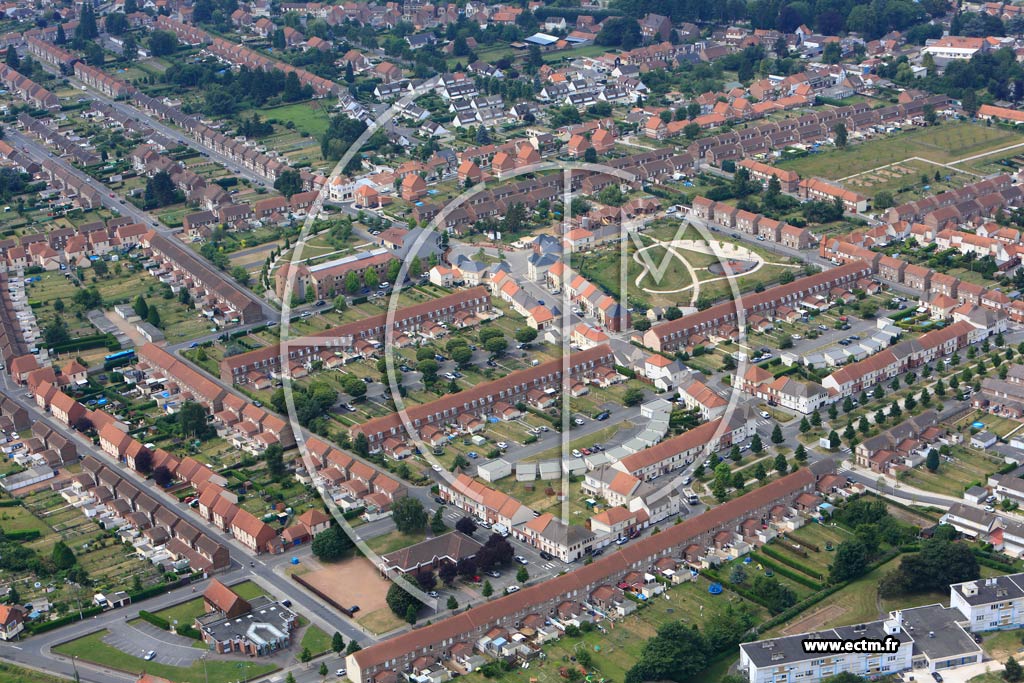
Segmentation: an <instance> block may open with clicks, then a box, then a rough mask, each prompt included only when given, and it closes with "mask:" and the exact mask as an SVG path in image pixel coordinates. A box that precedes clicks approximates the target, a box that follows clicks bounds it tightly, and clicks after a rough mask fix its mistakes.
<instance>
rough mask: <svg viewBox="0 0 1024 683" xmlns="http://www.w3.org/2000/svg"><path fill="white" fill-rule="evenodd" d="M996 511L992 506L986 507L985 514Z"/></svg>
mask: <svg viewBox="0 0 1024 683" xmlns="http://www.w3.org/2000/svg"><path fill="white" fill-rule="evenodd" d="M995 510H996V509H995V508H994V507H992V506H991V505H986V506H985V512H995Z"/></svg>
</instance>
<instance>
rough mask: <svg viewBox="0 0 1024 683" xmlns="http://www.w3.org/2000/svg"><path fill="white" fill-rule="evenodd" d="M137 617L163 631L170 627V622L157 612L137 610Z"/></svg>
mask: <svg viewBox="0 0 1024 683" xmlns="http://www.w3.org/2000/svg"><path fill="white" fill-rule="evenodd" d="M139 619H142V620H143V621H147V622H149V623H150V624H153V626H156V627H157V628H159V629H162V630H164V631H168V630H170V628H171V622H169V621H167V620H166V619H164V618H163V617H161V616H159V615H157V614H153V613H152V612H147V611H146V610H144V609H140V610H139Z"/></svg>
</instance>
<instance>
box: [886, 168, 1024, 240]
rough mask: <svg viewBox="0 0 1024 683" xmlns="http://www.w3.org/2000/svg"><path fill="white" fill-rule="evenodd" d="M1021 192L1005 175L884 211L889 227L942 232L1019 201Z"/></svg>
mask: <svg viewBox="0 0 1024 683" xmlns="http://www.w3.org/2000/svg"><path fill="white" fill-rule="evenodd" d="M1022 194H1024V193H1022V191H1021V189H1020V188H1019V187H1017V186H1015V185H1014V184H1013V178H1011V177H1010V176H1009V175H1007V174H1005V173H1003V174H1000V175H997V176H994V177H992V178H986V179H985V180H982V181H979V182H976V183H970V184H968V185H964V186H962V187H958V188H954V189H952V190H948V191H946V192H942V193H940V194H937V195H933V196H931V197H924V198H923V199H918V200H916V201H912V202H907V203H906V204H901V205H899V206H894V207H892V208H891V209H889V210H888V211H886V212H885V216H884V218H885V220H886V222H888V223H889V224H895V223H898V222H900V221H905V222H907V223H923V224H925V225H927V226H929V227H931V228H933V229H940V228H942V227H943V226H945V225H946V224H947V223H950V222H960V221H965V220H968V219H970V218H974V217H975V216H989V215H992V214H994V213H995V212H996V211H997V210H998V209H999V208H1000V207H1002V206H1006V205H1007V204H1011V203H1013V202H1015V201H1016V200H1018V199H1020V197H1021V195H1022Z"/></svg>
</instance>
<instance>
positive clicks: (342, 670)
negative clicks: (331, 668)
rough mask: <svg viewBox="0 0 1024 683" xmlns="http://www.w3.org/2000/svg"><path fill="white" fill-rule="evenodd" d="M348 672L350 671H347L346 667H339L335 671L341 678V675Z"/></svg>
mask: <svg viewBox="0 0 1024 683" xmlns="http://www.w3.org/2000/svg"><path fill="white" fill-rule="evenodd" d="M347 673H348V671H346V670H345V669H338V670H337V671H335V672H334V675H335V676H338V677H339V678H340V677H341V676H344V675H345V674H347Z"/></svg>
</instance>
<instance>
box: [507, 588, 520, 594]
mask: <svg viewBox="0 0 1024 683" xmlns="http://www.w3.org/2000/svg"><path fill="white" fill-rule="evenodd" d="M518 590H519V586H509V587H508V588H506V589H505V592H506V593H515V592H517V591H518Z"/></svg>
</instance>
